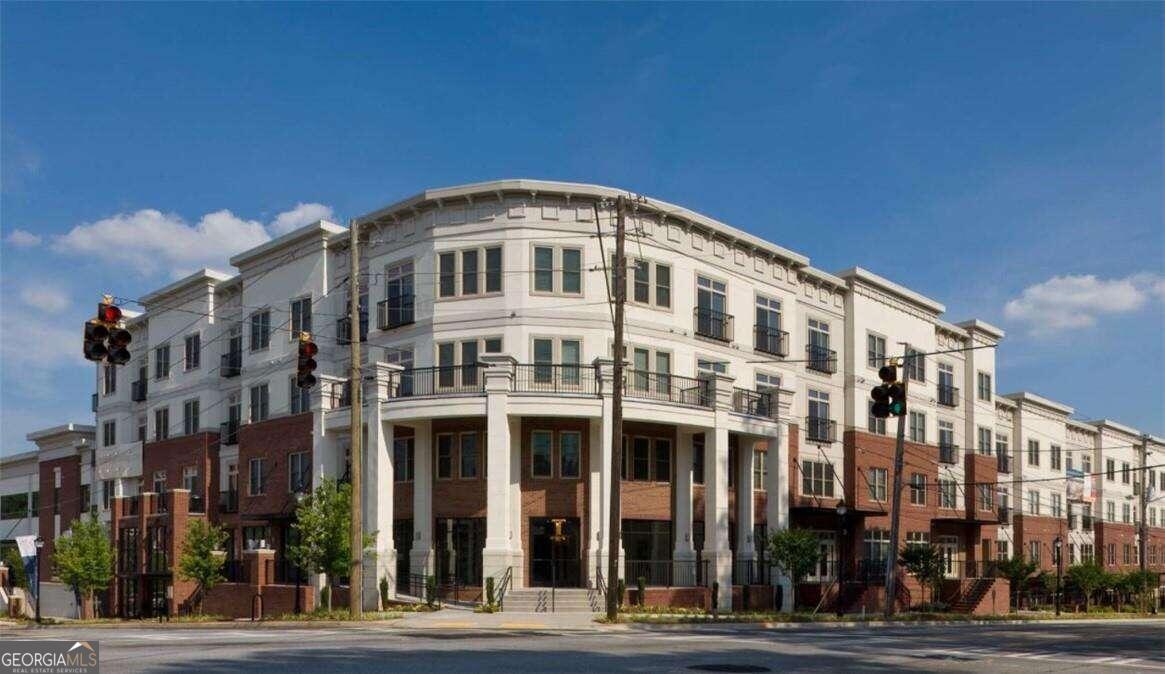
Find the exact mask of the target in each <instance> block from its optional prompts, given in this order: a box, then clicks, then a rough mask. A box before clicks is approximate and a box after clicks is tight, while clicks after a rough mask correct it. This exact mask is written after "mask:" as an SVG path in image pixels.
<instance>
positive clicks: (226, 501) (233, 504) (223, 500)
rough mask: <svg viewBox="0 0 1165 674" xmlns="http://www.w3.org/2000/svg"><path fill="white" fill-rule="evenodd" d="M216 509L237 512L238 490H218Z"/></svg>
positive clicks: (224, 511) (222, 511)
mask: <svg viewBox="0 0 1165 674" xmlns="http://www.w3.org/2000/svg"><path fill="white" fill-rule="evenodd" d="M218 511H219V512H220V513H237V512H239V492H238V491H237V490H235V489H228V490H226V491H220V492H219V493H218Z"/></svg>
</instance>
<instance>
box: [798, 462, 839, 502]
mask: <svg viewBox="0 0 1165 674" xmlns="http://www.w3.org/2000/svg"><path fill="white" fill-rule="evenodd" d="M801 493H802V494H804V495H806V496H826V497H831V498H832V497H833V472H832V471H831V470H830V468H829V464H827V463H825V462H824V461H808V460H804V461H802V462H801Z"/></svg>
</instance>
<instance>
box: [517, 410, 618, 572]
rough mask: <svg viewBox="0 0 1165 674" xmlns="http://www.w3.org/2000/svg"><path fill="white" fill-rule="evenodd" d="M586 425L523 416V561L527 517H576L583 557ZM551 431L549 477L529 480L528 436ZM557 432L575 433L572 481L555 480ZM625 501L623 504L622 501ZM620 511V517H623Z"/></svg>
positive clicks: (587, 460)
mask: <svg viewBox="0 0 1165 674" xmlns="http://www.w3.org/2000/svg"><path fill="white" fill-rule="evenodd" d="M589 427H590V423H589V420H587V419H551V418H533V417H526V418H524V419H522V424H521V429H522V430H521V433H522V440H521V447H522V478H521V489H522V517H521V519H522V534H521V535H522V549H523V550H525V551H526V552H525V554H526V558H527V560H528V559H529V558H530V550H531V547H530V518H531V517H577V518H578V520H579V532H580V536H579V555H580V556H585V555H586V554H587V550H588V548H589V546H590V540H589V537H588V536H587V535H586V532H587V530H588V528H587V527H588V525H587V508H588V502H589V501H588V499H589V495H588V492H587V479H586V476H587V475H588V474H589V472H590V461H591V456H590V431H589ZM536 430H539V431H555V433H554V447H553V451H552V452H551V457H550V458H551V465H552V466H554V475H555V477H553V478H537V479H535V478H533V477H531V475H530V462H531V455H530V434H531V433H532V432H533V431H536ZM558 431H578V432H580V433H581V434H582V437H581V438H580V442H581V444H582V446H581V448H580V457H579V475H580V477H579V478H578V479H577V480H576V479H562V478H559V477H557V476H558V471H559V463H560V462H559V454H558V451H559V448H558ZM624 502H626V501H624ZM626 516H627V515H626V513H625V512H624V517H626Z"/></svg>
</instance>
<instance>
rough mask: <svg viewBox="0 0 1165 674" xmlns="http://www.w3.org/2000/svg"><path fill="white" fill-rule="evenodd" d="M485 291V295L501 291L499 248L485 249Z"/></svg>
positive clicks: (500, 257)
mask: <svg viewBox="0 0 1165 674" xmlns="http://www.w3.org/2000/svg"><path fill="white" fill-rule="evenodd" d="M485 291H486V292H487V293H500V292H501V291H502V248H501V246H496V247H493V248H486V249H485Z"/></svg>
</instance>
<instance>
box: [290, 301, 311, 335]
mask: <svg viewBox="0 0 1165 674" xmlns="http://www.w3.org/2000/svg"><path fill="white" fill-rule="evenodd" d="M301 332H311V297H301V298H299V299H294V300H291V331H290V332H288V339H290V340H292V341H294V340H297V339H299V333H301Z"/></svg>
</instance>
